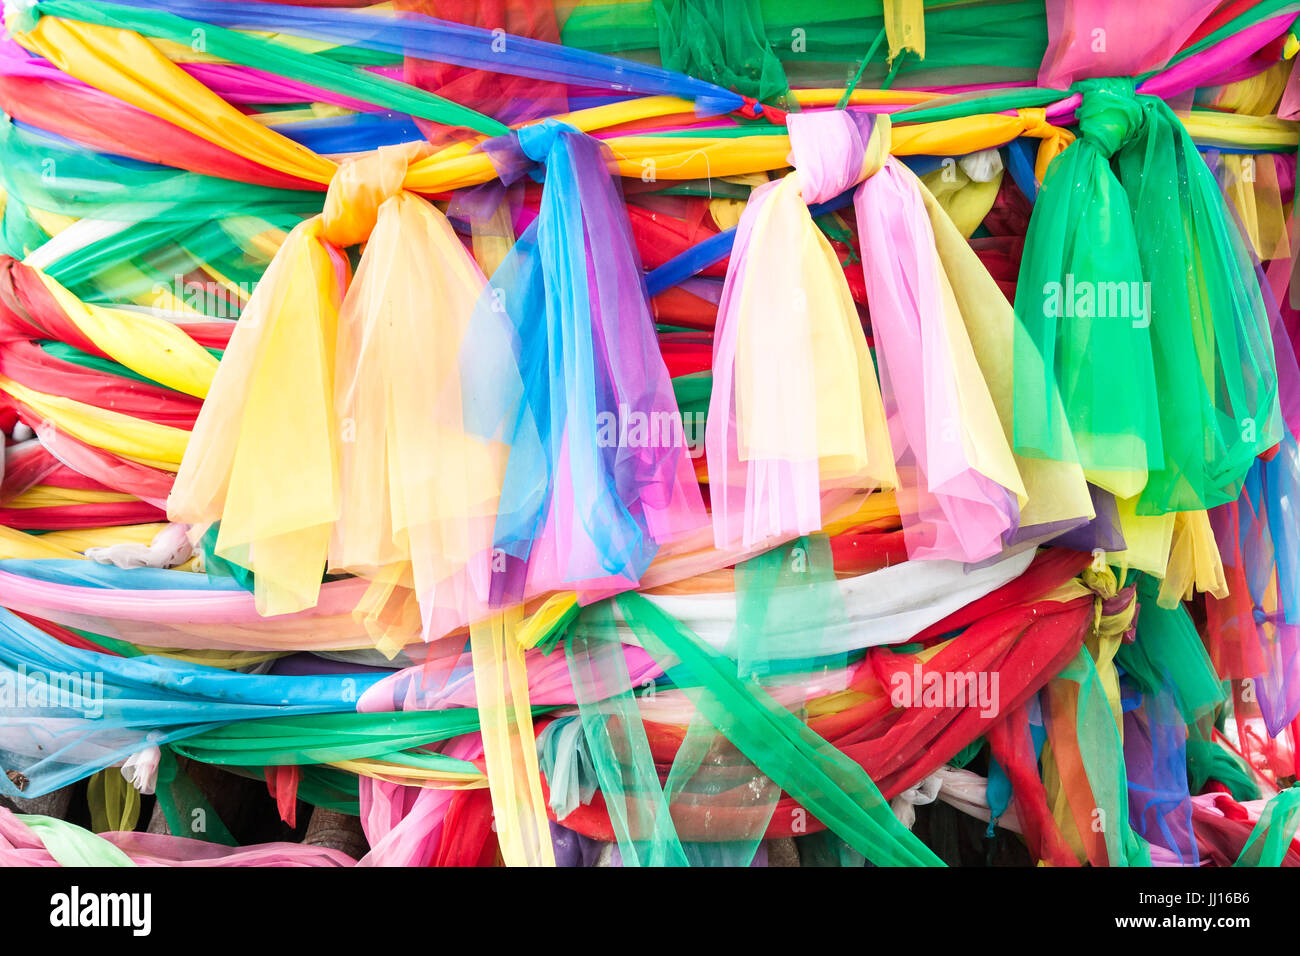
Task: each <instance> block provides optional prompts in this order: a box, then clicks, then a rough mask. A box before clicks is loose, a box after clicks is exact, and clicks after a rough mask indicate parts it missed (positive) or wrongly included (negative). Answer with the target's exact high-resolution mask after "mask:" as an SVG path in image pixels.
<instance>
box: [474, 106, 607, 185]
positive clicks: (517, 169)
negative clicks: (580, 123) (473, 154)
mask: <svg viewBox="0 0 1300 956" xmlns="http://www.w3.org/2000/svg"><path fill="white" fill-rule="evenodd" d="M581 132H582V131H581V130H579V129H578V128H577V127H575V126H570V125H569V124H568V123H562V122H560V121H559V120H555V119H547V120H542V121H541V122H540V123H531V124H529V125H528V126H525V127H523V128H521V129H519V130H516V131H513V132H510V133H507V134H506V135H505V136H494V137H493V138H492V139H489V140H485V141H484V142H483V143H482V144H481V145H480V146H479V149H481V150H483V152H485V153H487V155H488V159H489V160H490V161H491V163H492V168H493V169H494V170H495V171H496V174H497V178H498V179H500V180H501V182H502V183H503V184H504V185H506V186H509V185H511V184H512V183H514V182H516V181H517V180H519V179H520V178H521V177H523V176H524V175H529V176H531V177H532V178H533V180H534V181H536V182H539V183H540V182H543V181H544V180H545V178H546V176H545V173H544V172H543V171H542V170H541V169H540V168H539V166H538V164H539V163H545V162H546V158H547V157H548V156H549V155H550V154H551V149H552V148H553V147H554V146H555V141H556V139H557V138H558V137H559V136H560V135H561V134H562V133H581Z"/></svg>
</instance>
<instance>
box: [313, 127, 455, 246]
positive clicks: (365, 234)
mask: <svg viewBox="0 0 1300 956" xmlns="http://www.w3.org/2000/svg"><path fill="white" fill-rule="evenodd" d="M429 151H430V147H429V144H428V143H402V144H400V145H397V146H381V147H379V149H378V150H376V151H375V152H373V153H366V154H365V155H364V156H358V157H355V158H352V159H345V160H344V161H343V162H342V163H341V164H340V165H339V168H338V171H337V172H336V173H335V174H334V178H333V179H331V180H330V188H329V192H328V193H327V194H326V196H325V210H324V212H323V213H322V214H321V218H322V220H323V222H322V226H323V230H324V235H325V238H326V239H328V240H329V241H330V242H332V243H333V244H334V245H336V246H355V245H356V244H357V243H360V242H365V241H366V240H367V239H369V238H370V233H371V231H372V230H373V229H374V228H375V222H376V220H377V219H378V218H379V207H380V206H382V205H383V204H384V203H385V202H387V201H388V200H389V199H392V198H393V197H394V196H396V195H397V194H398V193H400V192H401V191H402V183H403V181H405V179H406V168H407V166H408V165H410V164H411V163H412V162H414V161H415V160H417V159H419V158H421V157H422V156H424V155H427V154H428V153H429Z"/></svg>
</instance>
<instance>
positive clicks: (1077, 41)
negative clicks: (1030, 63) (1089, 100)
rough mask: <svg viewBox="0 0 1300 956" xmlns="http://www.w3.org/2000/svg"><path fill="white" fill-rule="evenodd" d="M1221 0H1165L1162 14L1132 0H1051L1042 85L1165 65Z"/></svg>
mask: <svg viewBox="0 0 1300 956" xmlns="http://www.w3.org/2000/svg"><path fill="white" fill-rule="evenodd" d="M1218 5H1219V3H1218V0H1165V2H1164V3H1162V4H1161V8H1160V11H1159V15H1158V16H1152V11H1151V9H1150V8H1149V7H1147V6H1144V5H1143V4H1140V3H1132V2H1129V0H1047V36H1048V43H1047V52H1046V54H1044V56H1043V64H1042V66H1041V67H1040V68H1039V71H1038V85H1039V86H1046V87H1056V88H1058V89H1066V88H1068V87H1069V86H1070V84H1072V83H1074V82H1076V81H1077V80H1083V79H1090V78H1093V77H1101V76H1135V75H1137V74H1139V73H1145V72H1147V71H1148V70H1156V69H1159V68H1160V67H1162V66H1164V65H1165V63H1166V62H1168V60H1169V58H1170V57H1172V56H1173V55H1174V54H1175V53H1177V52H1178V49H1179V47H1181V46H1182V45H1183V43H1184V42H1185V41H1186V40H1187V38H1188V37H1189V36H1191V35H1192V31H1194V30H1195V29H1196V28H1197V27H1198V26H1200V24H1201V22H1202V21H1203V20H1204V19H1205V18H1206V17H1207V16H1209V15H1210V14H1211V13H1213V12H1214V9H1215V8H1216V7H1217V6H1218Z"/></svg>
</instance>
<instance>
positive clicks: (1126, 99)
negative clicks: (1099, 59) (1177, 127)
mask: <svg viewBox="0 0 1300 956" xmlns="http://www.w3.org/2000/svg"><path fill="white" fill-rule="evenodd" d="M1070 90H1071V92H1077V93H1082V94H1083V103H1082V104H1081V105H1080V106H1079V109H1078V111H1077V113H1076V116H1077V118H1078V121H1079V135H1080V136H1081V137H1082V138H1083V139H1085V140H1087V141H1088V142H1090V143H1092V145H1093V147H1094V148H1095V149H1096V150H1097V152H1099V153H1100V154H1101V155H1102V156H1103V157H1105V158H1107V159H1109V158H1110V157H1111V156H1113V155H1115V153H1116V152H1117V151H1118V150H1119V149H1120V147H1122V146H1123V145H1124V144H1125V143H1127V142H1129V141H1130V140H1131V139H1132V138H1133V137H1134V136H1136V135H1137V132H1138V130H1139V129H1140V128H1141V126H1142V106H1141V104H1140V103H1139V102H1138V97H1137V93H1136V91H1135V87H1134V85H1133V80H1132V79H1128V78H1125V77H1107V78H1105V79H1098V80H1081V81H1079V82H1078V83H1075V84H1074V85H1073V86H1072V87H1070Z"/></svg>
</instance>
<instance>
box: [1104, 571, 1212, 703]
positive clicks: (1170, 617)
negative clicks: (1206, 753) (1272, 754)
mask: <svg viewBox="0 0 1300 956" xmlns="http://www.w3.org/2000/svg"><path fill="white" fill-rule="evenodd" d="M1159 590H1160V583H1159V582H1158V581H1156V580H1155V579H1154V578H1152V577H1151V576H1150V575H1146V574H1143V575H1139V576H1138V579H1137V599H1138V616H1137V637H1136V639H1135V640H1133V641H1132V642H1127V641H1126V642H1123V643H1121V644H1120V646H1119V650H1118V651H1117V652H1116V654H1115V660H1116V662H1117V663H1118V664H1119V665H1120V666H1121V667H1123V668H1124V670H1125V671H1126V672H1127V673H1128V675H1129V677H1130V678H1131V679H1132V680H1133V682H1134V683H1135V684H1137V686H1138V688H1139V689H1140V690H1141V691H1142V692H1143V693H1156V692H1158V691H1159V690H1160V689H1161V688H1162V687H1164V686H1165V685H1166V682H1167V683H1168V685H1169V687H1170V689H1171V690H1172V692H1173V694H1174V700H1175V702H1176V703H1177V705H1178V712H1179V714H1180V715H1181V717H1182V719H1183V721H1184V722H1185V723H1187V724H1193V723H1195V722H1196V721H1197V720H1198V719H1199V718H1201V717H1204V716H1206V715H1207V714H1211V713H1213V712H1214V710H1215V708H1217V707H1219V705H1221V704H1222V703H1223V702H1224V700H1225V694H1224V691H1223V684H1222V683H1221V682H1220V681H1219V675H1218V674H1216V673H1215V671H1214V664H1213V663H1212V662H1211V661H1210V655H1209V654H1208V653H1207V652H1206V650H1205V644H1204V642H1202V640H1201V636H1200V635H1199V634H1198V633H1197V632H1196V625H1195V624H1193V623H1192V618H1191V615H1190V614H1188V612H1187V608H1186V606H1185V605H1183V604H1179V605H1178V606H1177V607H1176V608H1172V609H1166V608H1162V607H1160V606H1159V605H1158V604H1157V603H1156V595H1157V593H1158V592H1159Z"/></svg>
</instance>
